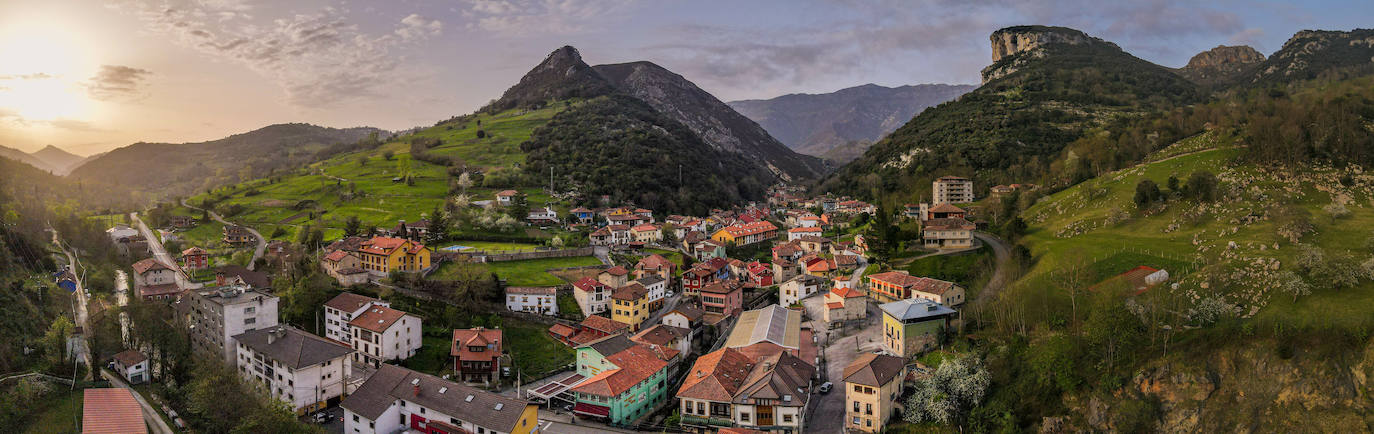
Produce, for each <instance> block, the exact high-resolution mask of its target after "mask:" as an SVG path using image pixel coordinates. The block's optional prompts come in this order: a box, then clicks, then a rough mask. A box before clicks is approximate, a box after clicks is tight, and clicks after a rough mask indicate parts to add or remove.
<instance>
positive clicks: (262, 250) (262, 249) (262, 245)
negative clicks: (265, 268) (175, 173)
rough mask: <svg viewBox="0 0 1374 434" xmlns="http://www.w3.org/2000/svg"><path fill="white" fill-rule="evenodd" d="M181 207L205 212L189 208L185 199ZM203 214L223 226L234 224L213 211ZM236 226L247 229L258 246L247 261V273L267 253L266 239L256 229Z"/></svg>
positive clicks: (192, 207)
mask: <svg viewBox="0 0 1374 434" xmlns="http://www.w3.org/2000/svg"><path fill="white" fill-rule="evenodd" d="M181 206H184V207H187V208H190V209H194V210H197V211H205V210H202V209H200V208H196V207H194V206H191V204H190V203H187V202H186V199H182V200H181ZM205 212H206V213H207V214H210V218H212V219H215V221H217V222H220V223H223V224H226V225H233V224H234V223H231V222H229V221H228V220H225V219H224V217H220V216H219V214H218V213H215V212H214V211H205ZM237 226H240V227H242V228H244V229H247V230H248V232H250V233H252V234H253V238H256V239H257V240H258V246H257V248H254V249H253V260H251V261H248V267H247V268H248V270H249V271H252V270H253V268H254V267H256V266H257V264H258V259H261V258H262V255H264V254H266V253H267V239H266V238H263V237H262V234H260V233H258V230H257V229H253V228H250V227H248V226H243V225H237Z"/></svg>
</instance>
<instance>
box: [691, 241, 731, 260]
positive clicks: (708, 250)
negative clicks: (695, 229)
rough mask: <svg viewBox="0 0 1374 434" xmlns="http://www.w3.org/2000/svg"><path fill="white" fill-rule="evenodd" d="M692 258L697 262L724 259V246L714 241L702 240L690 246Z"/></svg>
mask: <svg viewBox="0 0 1374 434" xmlns="http://www.w3.org/2000/svg"><path fill="white" fill-rule="evenodd" d="M692 257H693V258H696V260H698V261H707V260H711V259H716V258H724V257H725V244H721V243H720V242H717V241H716V240H704V241H702V242H699V243H696V244H695V245H693V246H692Z"/></svg>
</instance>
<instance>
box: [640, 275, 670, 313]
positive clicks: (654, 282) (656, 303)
mask: <svg viewBox="0 0 1374 434" xmlns="http://www.w3.org/2000/svg"><path fill="white" fill-rule="evenodd" d="M633 283H638V284H640V285H641V286H643V287H644V289H646V290H648V291H649V293H648V294H647V295H645V299H646V300H647V301H648V303H649V312H655V311H657V310H659V309H660V308H662V307H663V302H664V300H665V299H667V296H668V279H664V278H662V277H659V276H653V275H650V276H645V277H644V278H643V279H638V280H635V281H634V282H633Z"/></svg>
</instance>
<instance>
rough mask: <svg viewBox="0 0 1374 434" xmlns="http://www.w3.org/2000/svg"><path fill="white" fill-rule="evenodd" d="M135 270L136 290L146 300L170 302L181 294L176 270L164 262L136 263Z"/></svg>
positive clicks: (153, 260) (145, 261)
mask: <svg viewBox="0 0 1374 434" xmlns="http://www.w3.org/2000/svg"><path fill="white" fill-rule="evenodd" d="M133 269H134V288H135V289H137V290H138V296H139V297H143V299H144V300H170V299H173V298H176V295H177V294H180V293H181V287H180V286H178V285H177V272H176V270H173V269H172V267H169V266H167V264H163V263H162V261H159V260H157V259H154V258H147V259H144V260H141V261H138V262H135V263H134V265H133Z"/></svg>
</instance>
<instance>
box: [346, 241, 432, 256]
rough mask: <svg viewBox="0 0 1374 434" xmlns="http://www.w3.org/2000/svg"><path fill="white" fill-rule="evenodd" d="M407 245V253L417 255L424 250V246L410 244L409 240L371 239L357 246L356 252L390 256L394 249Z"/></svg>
mask: <svg viewBox="0 0 1374 434" xmlns="http://www.w3.org/2000/svg"><path fill="white" fill-rule="evenodd" d="M407 243H409V244H410V248H409V249H407V250H406V251H407V252H409V253H417V252H419V251H420V250H422V249H424V248H425V245H424V244H418V243H412V242H410V240H406V239H404V238H392V237H373V238H372V239H370V240H367V241H363V243H362V245H360V246H358V251H360V252H364V253H372V254H376V255H391V254H392V253H395V252H396V249H399V248H401V247H402V246H405V245H406V244H407Z"/></svg>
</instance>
